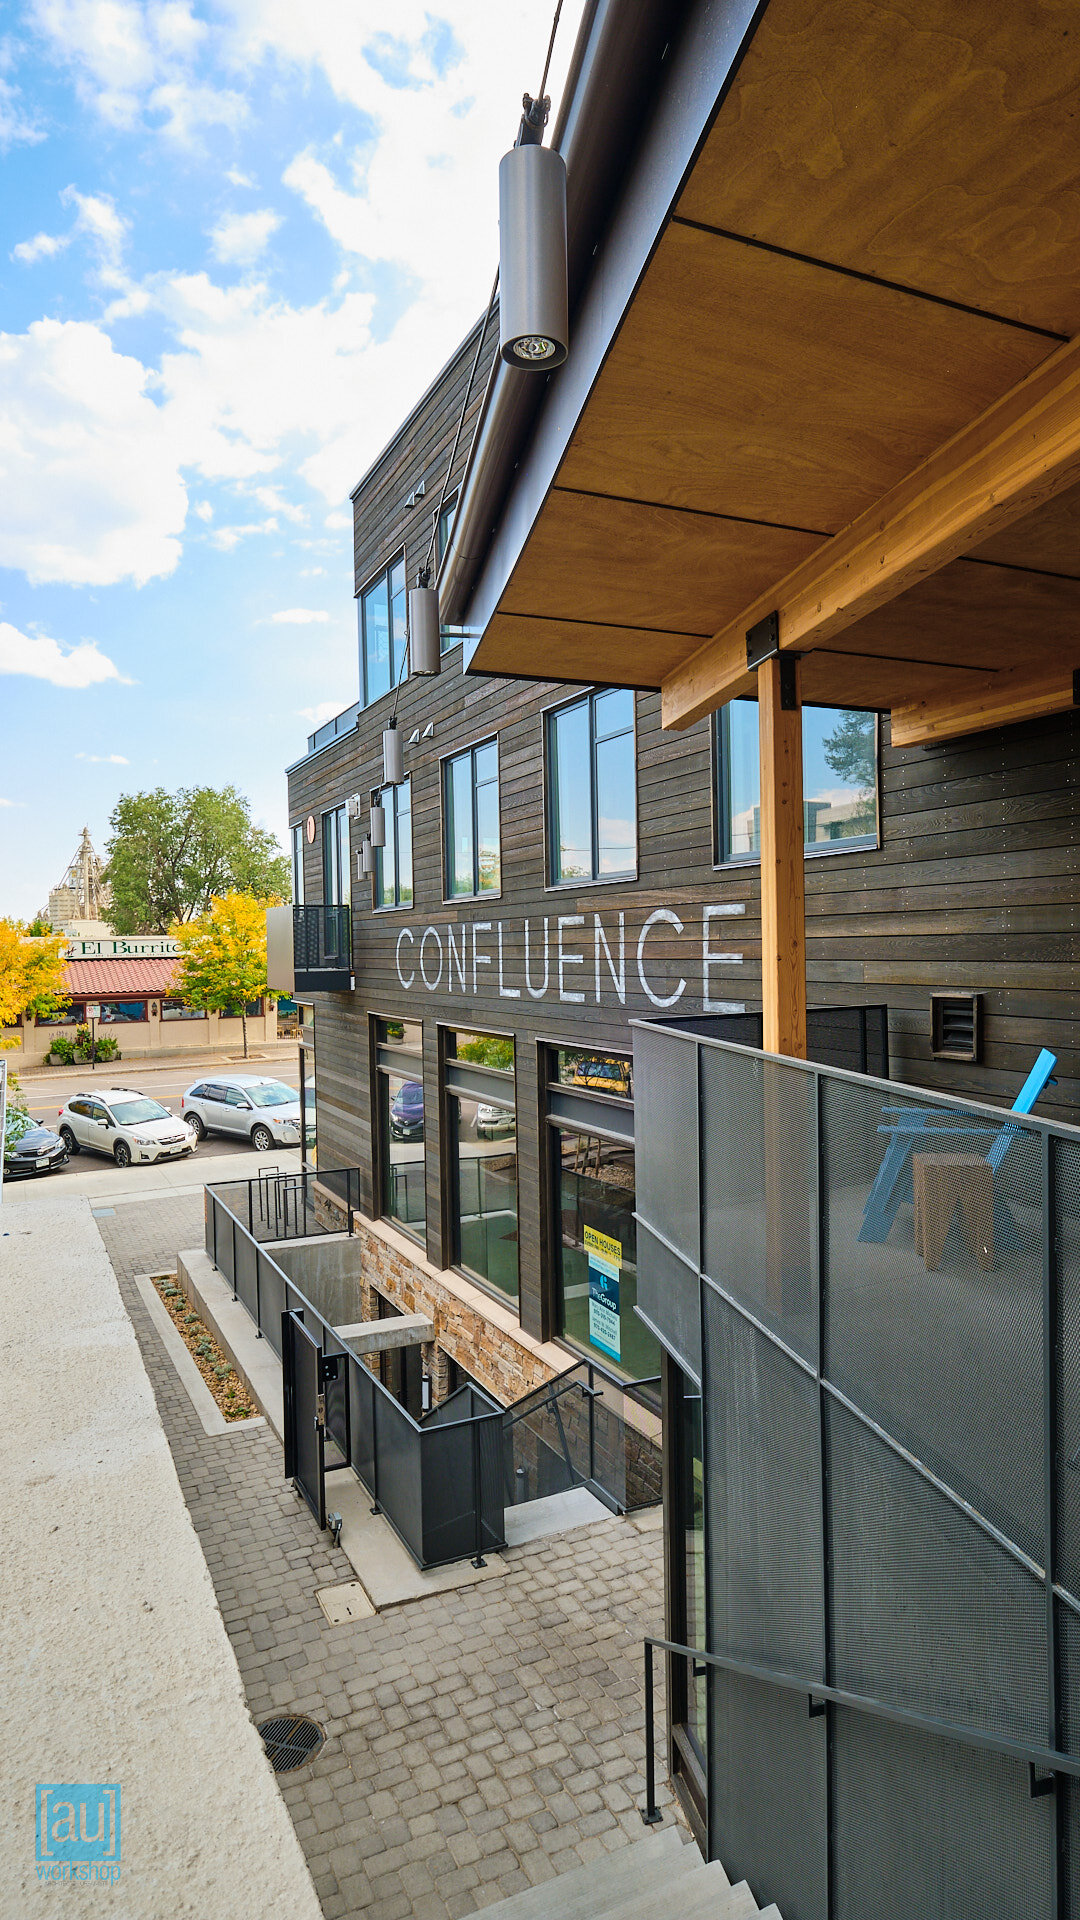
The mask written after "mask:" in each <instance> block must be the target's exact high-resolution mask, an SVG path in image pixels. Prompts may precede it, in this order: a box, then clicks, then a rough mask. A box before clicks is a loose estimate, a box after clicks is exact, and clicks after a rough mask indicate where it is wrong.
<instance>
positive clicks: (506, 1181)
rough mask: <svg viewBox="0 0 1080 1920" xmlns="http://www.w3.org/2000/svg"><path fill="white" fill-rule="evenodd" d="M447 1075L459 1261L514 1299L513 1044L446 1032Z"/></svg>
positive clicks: (455, 1239) (455, 1241)
mask: <svg viewBox="0 0 1080 1920" xmlns="http://www.w3.org/2000/svg"><path fill="white" fill-rule="evenodd" d="M445 1075H446V1091H447V1107H448V1109H449V1117H450V1128H451V1140H452V1142H453V1154H454V1189H453V1191H454V1257H455V1259H456V1261H457V1263H458V1265H459V1266H461V1267H464V1268H465V1269H466V1271H467V1272H469V1273H471V1274H475V1276H476V1278H477V1279H479V1280H483V1281H485V1282H486V1284H487V1285H488V1286H489V1287H494V1288H496V1289H497V1291H498V1292H499V1293H504V1294H507V1295H508V1296H509V1298H510V1299H511V1300H516V1299H517V1295H518V1206H517V1119H516V1108H515V1095H514V1043H513V1041H512V1040H507V1039H498V1038H496V1037H495V1036H494V1035H490V1034H482V1033H448V1034H447V1035H446V1065H445Z"/></svg>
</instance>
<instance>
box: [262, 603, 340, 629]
mask: <svg viewBox="0 0 1080 1920" xmlns="http://www.w3.org/2000/svg"><path fill="white" fill-rule="evenodd" d="M329 618H330V615H329V614H328V613H325V612H324V611H323V609H322V608H321V607H285V608H284V609H283V611H282V612H281V613H272V614H271V615H270V622H271V625H272V626H275V627H310V626H312V625H313V624H314V623H316V622H317V623H319V624H320V625H321V624H322V622H323V621H325V620H329Z"/></svg>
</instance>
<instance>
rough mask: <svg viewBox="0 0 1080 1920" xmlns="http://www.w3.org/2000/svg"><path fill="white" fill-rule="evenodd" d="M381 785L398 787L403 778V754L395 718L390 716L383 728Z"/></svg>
mask: <svg viewBox="0 0 1080 1920" xmlns="http://www.w3.org/2000/svg"><path fill="white" fill-rule="evenodd" d="M382 764H383V786H384V787H400V785H401V783H402V781H403V780H404V778H405V754H404V749H403V748H402V744H401V735H400V733H399V732H398V723H397V720H396V718H394V717H393V716H391V718H390V719H389V720H388V721H387V723H386V726H385V727H384V728H383V737H382Z"/></svg>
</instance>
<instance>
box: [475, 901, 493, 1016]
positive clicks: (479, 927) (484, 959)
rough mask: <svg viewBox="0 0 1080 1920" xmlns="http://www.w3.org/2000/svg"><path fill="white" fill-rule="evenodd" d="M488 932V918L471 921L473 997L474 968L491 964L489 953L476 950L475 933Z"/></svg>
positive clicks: (489, 926)
mask: <svg viewBox="0 0 1080 1920" xmlns="http://www.w3.org/2000/svg"><path fill="white" fill-rule="evenodd" d="M490 932H491V921H490V920H474V921H473V930H472V990H473V998H474V999H475V998H476V969H477V967H490V965H491V955H490V953H480V952H478V950H477V941H476V936H477V934H478V933H490Z"/></svg>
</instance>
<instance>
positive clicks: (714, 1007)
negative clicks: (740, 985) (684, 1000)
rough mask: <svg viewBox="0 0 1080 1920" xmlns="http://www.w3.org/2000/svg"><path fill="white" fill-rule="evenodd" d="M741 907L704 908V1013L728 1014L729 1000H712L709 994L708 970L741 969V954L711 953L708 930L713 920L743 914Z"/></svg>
mask: <svg viewBox="0 0 1080 1920" xmlns="http://www.w3.org/2000/svg"><path fill="white" fill-rule="evenodd" d="M745 911H746V909H745V908H744V907H742V906H736V907H706V908H705V910H704V913H703V914H702V920H701V1006H702V1011H703V1012H704V1013H730V1011H731V1002H730V1000H713V999H712V998H711V997H710V994H709V986H710V977H709V976H710V969H711V968H713V967H741V966H742V963H743V956H742V954H741V953H713V951H712V949H711V947H710V946H709V929H710V927H711V926H712V923H713V921H714V920H720V919H726V918H727V916H728V915H729V914H732V913H744V912H745Z"/></svg>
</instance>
